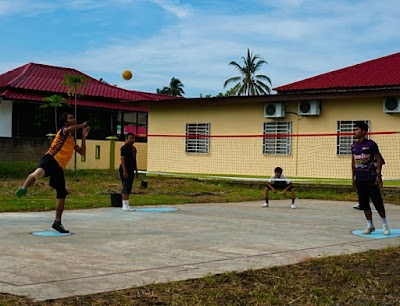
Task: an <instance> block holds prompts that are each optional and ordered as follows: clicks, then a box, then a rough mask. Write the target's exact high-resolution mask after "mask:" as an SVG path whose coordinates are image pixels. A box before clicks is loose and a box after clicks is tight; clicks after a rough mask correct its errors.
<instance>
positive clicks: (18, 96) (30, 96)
mask: <svg viewBox="0 0 400 306" xmlns="http://www.w3.org/2000/svg"><path fill="white" fill-rule="evenodd" d="M0 95H1V96H3V97H4V98H7V99H10V100H22V101H38V102H43V98H45V97H48V95H44V94H38V93H29V92H25V93H22V92H13V91H11V90H6V91H4V92H3V93H2V94H0ZM66 101H67V103H68V104H70V105H74V102H75V100H74V99H73V98H71V99H66ZM76 104H77V105H79V106H86V107H91V108H103V109H115V110H121V111H136V112H147V111H148V109H147V107H143V106H134V105H129V104H128V103H126V102H115V101H104V100H103V101H102V100H99V99H96V98H89V99H88V98H85V99H79V98H78V99H77V101H76Z"/></svg>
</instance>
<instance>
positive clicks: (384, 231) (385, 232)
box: [383, 224, 390, 236]
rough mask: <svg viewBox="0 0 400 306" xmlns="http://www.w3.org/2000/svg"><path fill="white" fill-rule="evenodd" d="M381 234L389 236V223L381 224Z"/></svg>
mask: <svg viewBox="0 0 400 306" xmlns="http://www.w3.org/2000/svg"><path fill="white" fill-rule="evenodd" d="M383 234H384V235H386V236H389V235H390V228H389V225H387V224H384V225H383Z"/></svg>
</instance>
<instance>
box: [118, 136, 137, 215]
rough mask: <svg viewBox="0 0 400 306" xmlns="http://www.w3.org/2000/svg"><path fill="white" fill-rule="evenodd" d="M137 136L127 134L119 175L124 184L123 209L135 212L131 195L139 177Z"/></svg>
mask: <svg viewBox="0 0 400 306" xmlns="http://www.w3.org/2000/svg"><path fill="white" fill-rule="evenodd" d="M134 143H135V135H134V134H133V133H128V134H126V141H125V144H124V145H123V146H122V147H121V165H120V166H119V174H120V177H121V182H122V209H123V210H134V208H132V207H131V206H129V195H130V194H131V192H132V186H133V181H134V179H135V173H136V177H138V175H139V173H138V169H137V162H136V153H137V150H136V147H135V146H134Z"/></svg>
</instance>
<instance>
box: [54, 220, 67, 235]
mask: <svg viewBox="0 0 400 306" xmlns="http://www.w3.org/2000/svg"><path fill="white" fill-rule="evenodd" d="M52 228H54V229H55V230H56V231H58V232H60V233H62V234H68V233H69V231H68V230H66V229H65V228H64V226H63V225H62V224H61V223H57V222H54V223H53V225H52Z"/></svg>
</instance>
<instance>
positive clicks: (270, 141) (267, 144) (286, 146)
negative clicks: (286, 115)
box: [262, 121, 292, 155]
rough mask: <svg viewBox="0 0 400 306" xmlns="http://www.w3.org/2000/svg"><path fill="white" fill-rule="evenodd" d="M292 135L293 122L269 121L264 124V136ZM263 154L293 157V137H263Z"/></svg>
mask: <svg viewBox="0 0 400 306" xmlns="http://www.w3.org/2000/svg"><path fill="white" fill-rule="evenodd" d="M283 134H287V135H291V134H292V122H291V121H268V122H264V123H263V135H264V136H266V135H283ZM262 152H263V154H265V155H291V153H292V137H289V136H288V137H263V144H262Z"/></svg>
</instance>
